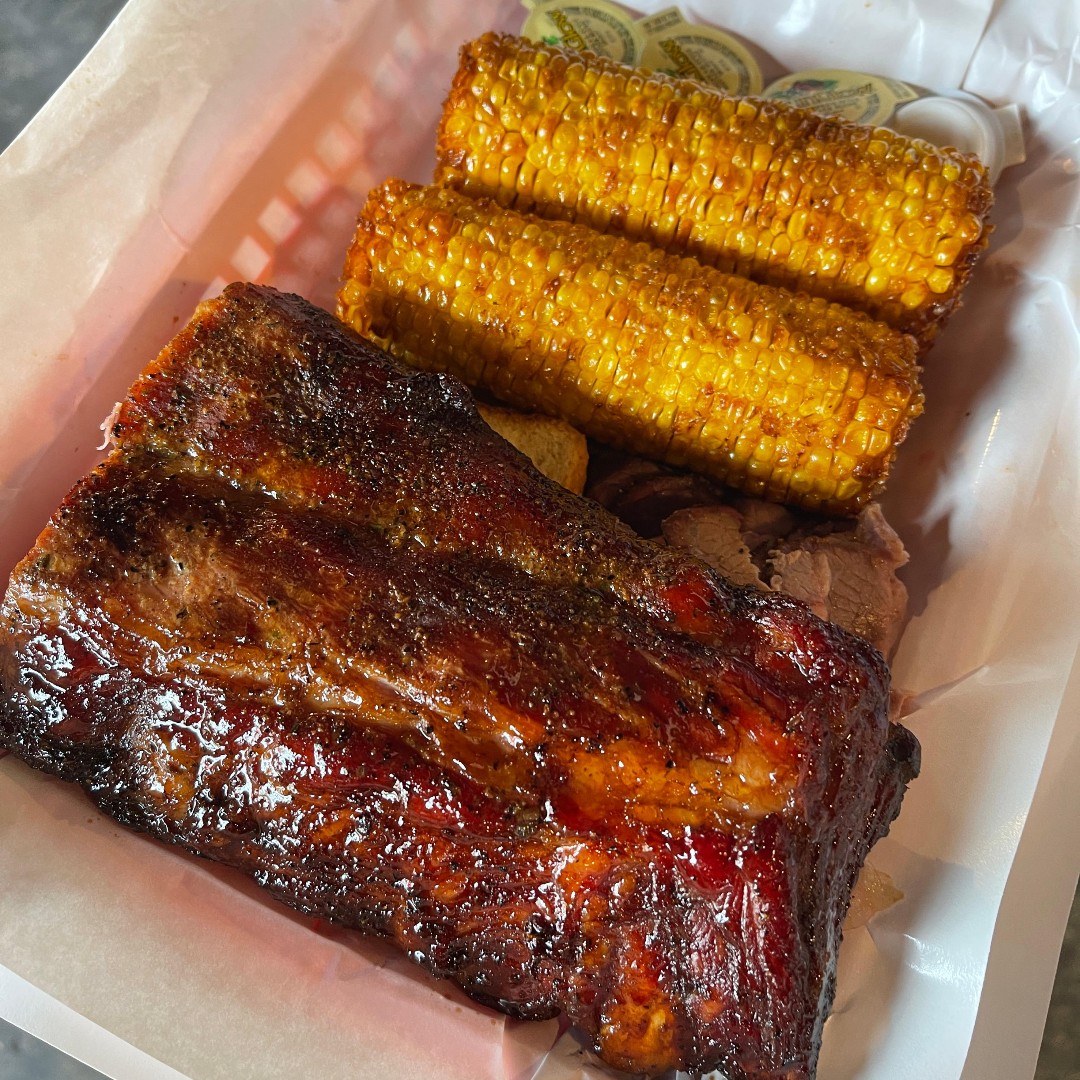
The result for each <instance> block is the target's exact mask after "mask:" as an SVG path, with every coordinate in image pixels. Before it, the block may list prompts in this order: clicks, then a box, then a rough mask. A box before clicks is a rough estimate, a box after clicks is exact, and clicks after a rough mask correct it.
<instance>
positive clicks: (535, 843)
mask: <svg viewBox="0 0 1080 1080" xmlns="http://www.w3.org/2000/svg"><path fill="white" fill-rule="evenodd" d="M112 438H113V445H112V448H111V450H110V452H109V453H108V455H107V457H106V458H105V460H104V462H103V463H102V464H101V465H100V466H99V467H97V468H96V469H94V471H93V472H91V473H90V474H89V475H88V476H87V477H85V478H84V479H83V480H82V481H80V482H79V483H78V484H77V485H76V487H75V488H74V490H73V491H72V492H71V493H70V494H69V495H68V496H67V498H66V499H65V500H64V502H63V503H62V505H61V506H60V507H59V509H58V510H57V511H56V513H55V515H54V517H53V518H52V520H51V522H50V523H49V524H48V526H47V527H46V529H45V531H44V532H43V533H42V534H41V536H40V537H39V539H38V540H37V542H36V544H35V546H34V548H33V550H32V551H31V552H30V553H29V554H28V555H27V556H26V558H25V559H24V560H23V561H22V562H21V563H20V564H19V566H18V567H17V568H16V570H15V571H14V573H13V575H12V578H11V583H10V586H9V589H8V592H7V595H6V598H5V600H4V604H3V609H2V623H3V625H2V642H0V677H2V685H0V697H2V705H0V744H3V745H4V746H6V747H7V748H9V749H10V750H12V751H13V752H14V753H15V754H17V755H20V756H21V757H22V758H24V759H25V760H26V761H27V762H29V763H30V764H31V765H33V766H36V767H38V768H41V769H45V770H48V771H50V772H53V773H56V774H58V775H59V776H61V777H63V778H64V779H66V780H71V781H75V782H77V783H79V784H81V785H82V786H83V788H85V790H86V791H87V792H88V793H89V795H90V797H91V798H92V799H93V800H94V801H95V802H96V803H97V804H98V805H99V806H100V807H101V808H102V809H103V810H104V811H106V812H107V813H109V814H111V815H113V816H114V817H116V818H117V819H119V820H120V821H122V822H124V823H125V824H127V825H130V826H133V827H135V828H137V829H141V830H145V831H146V832H148V833H151V834H153V835H154V836H156V837H158V838H160V839H162V840H164V841H167V842H168V843H171V844H176V845H179V846H181V847H183V848H185V849H187V850H188V851H190V852H194V853H196V854H197V855H201V856H205V857H208V858H211V859H216V860H220V861H221V862H223V863H226V864H230V865H232V866H234V867H238V868H240V869H241V870H243V871H244V872H246V873H247V874H249V875H251V877H253V878H254V879H255V880H256V881H257V882H259V883H260V884H261V885H263V886H265V887H266V889H268V890H269V891H270V892H271V893H272V894H273V895H274V896H275V897H277V898H278V899H280V900H282V901H284V902H285V903H286V904H288V905H290V906H291V907H293V908H295V909H297V910H299V911H302V912H309V913H312V914H313V915H317V916H320V917H323V918H329V919H331V920H334V921H335V922H336V923H338V924H340V925H343V926H346V927H353V928H356V929H358V930H361V931H363V932H365V933H370V934H376V935H381V936H384V937H386V938H389V939H391V940H392V941H394V942H395V943H396V944H397V945H398V946H400V948H401V949H403V950H404V951H405V952H406V953H407V954H408V955H409V956H410V957H412V958H413V959H414V960H416V961H417V962H418V963H419V964H421V965H423V967H425V968H426V969H427V970H428V971H430V972H431V973H433V974H434V975H436V976H439V977H445V978H449V979H452V980H454V981H455V982H456V983H458V984H459V985H460V986H461V987H462V988H463V989H464V990H465V991H466V992H467V993H468V994H470V995H471V996H472V997H473V998H475V999H476V1000H477V1001H479V1002H482V1003H484V1004H486V1005H489V1006H494V1007H495V1008H497V1009H501V1010H504V1011H505V1012H507V1013H509V1014H511V1015H513V1016H517V1017H523V1018H545V1017H551V1016H554V1015H555V1014H557V1013H560V1012H561V1013H563V1014H565V1016H566V1017H567V1018H568V1020H569V1021H570V1022H572V1023H573V1024H574V1025H576V1026H577V1027H578V1029H579V1030H580V1031H581V1032H582V1033H583V1035H584V1037H585V1038H586V1039H587V1040H588V1041H589V1042H590V1043H591V1044H592V1045H593V1047H594V1048H595V1049H596V1051H597V1052H598V1053H599V1055H600V1056H601V1058H602V1059H603V1060H604V1061H605V1062H607V1063H608V1064H610V1065H613V1066H615V1067H617V1068H622V1069H626V1070H631V1071H640V1072H650V1073H658V1072H663V1071H665V1070H669V1069H674V1068H682V1069H687V1070H691V1071H704V1070H708V1069H712V1068H717V1067H718V1068H721V1069H723V1070H724V1071H725V1072H726V1074H727V1076H728V1077H730V1078H731V1080H742V1078H749V1077H762V1078H763V1077H770V1078H774V1080H775V1078H781V1077H783V1078H788V1080H801V1078H806V1077H810V1076H812V1075H813V1072H814V1068H815V1062H816V1058H817V1053H818V1047H819V1043H820V1038H821V1031H822V1025H823V1023H824V1021H825V1018H826V1016H827V1014H828V1010H829V1006H830V1003H831V999H832V995H833V987H834V979H835V966H836V954H837V948H838V945H839V939H840V933H841V923H842V920H843V917H844V913H845V910H846V908H847V905H848V901H849V898H850V894H851V889H852V886H853V883H854V881H855V878H856V876H857V873H858V871H859V868H860V866H861V864H862V863H863V860H864V858H865V855H866V853H867V850H868V849H869V848H870V846H871V845H872V844H873V843H874V842H875V841H876V840H877V839H878V838H879V837H881V836H882V835H883V834H884V833H885V832H886V831H887V829H888V827H889V824H890V822H891V821H892V820H893V818H894V817H895V816H896V814H897V813H898V811H899V807H900V801H901V799H902V796H903V792H904V789H905V786H906V784H907V782H908V781H909V780H910V779H911V778H912V777H913V776H914V775H915V773H916V772H917V769H918V745H917V743H916V741H915V739H914V737H913V736H912V735H911V734H910V733H909V732H907V731H906V730H905V729H904V728H902V727H901V726H899V725H898V724H895V723H892V722H890V719H889V715H888V699H889V674H888V669H887V666H886V664H885V663H884V661H883V660H882V658H881V656H880V654H878V653H877V652H876V651H875V650H874V649H872V648H871V647H870V646H868V645H867V644H865V643H864V642H863V641H861V640H860V639H858V638H856V637H853V636H851V635H849V634H847V633H845V632H844V631H842V630H840V629H838V628H837V627H835V626H833V625H831V624H829V623H826V622H823V621H821V620H819V619H817V618H816V617H814V616H813V615H811V614H810V613H809V612H808V610H807V609H806V608H805V607H804V606H802V605H800V604H799V603H797V602H795V601H793V600H790V599H788V598H785V597H783V596H779V595H775V594H766V593H760V592H756V591H753V590H743V589H740V588H737V587H735V586H732V585H729V584H728V583H727V582H726V581H725V580H724V579H722V578H721V577H719V576H718V575H717V574H716V573H715V572H713V571H711V570H710V569H709V568H708V567H707V566H706V565H705V564H704V563H702V562H700V561H699V560H697V559H695V558H693V557H692V556H690V555H688V554H686V553H682V552H679V551H677V550H675V549H671V548H664V547H662V546H660V545H656V544H652V543H650V542H648V541H646V540H643V539H641V538H639V537H637V536H636V535H635V534H634V533H633V532H632V531H631V530H630V529H629V528H627V527H626V526H625V525H623V524H621V523H620V522H618V521H617V520H616V519H615V518H613V517H612V516H610V515H609V514H608V513H607V512H606V511H604V510H602V509H601V508H600V507H599V506H597V505H596V504H595V503H591V502H589V501H588V500H585V499H581V498H579V497H577V496H574V495H572V494H570V493H569V492H566V491H563V490H562V489H561V488H559V487H558V486H556V485H555V484H553V483H551V482H550V481H548V480H546V479H545V478H544V477H542V476H541V475H540V474H539V473H538V472H537V471H535V469H534V468H533V467H532V466H531V465H530V464H529V462H528V461H527V460H526V459H525V458H524V457H523V456H522V455H520V454H519V453H518V452H517V451H516V450H514V449H513V448H512V447H511V446H510V445H509V444H508V443H506V442H504V441H503V440H502V439H501V438H500V437H499V436H497V435H496V434H494V432H492V431H491V430H490V429H489V428H488V427H487V426H486V425H485V424H484V423H483V422H482V421H481V420H480V419H479V417H478V415H477V412H476V410H475V408H474V406H473V404H472V401H471V398H470V396H469V394H468V393H467V391H466V390H465V389H464V388H463V387H462V386H461V384H459V383H458V382H456V381H455V380H454V379H452V378H450V377H448V376H443V375H435V374H428V373H419V372H414V371H409V370H406V369H404V368H403V367H401V366H400V365H398V364H397V363H396V362H395V361H393V360H391V359H390V358H389V357H388V356H387V355H386V354H384V353H382V352H381V351H379V350H378V349H376V348H374V347H373V346H371V345H369V344H367V343H366V342H364V341H362V340H361V339H360V338H358V337H357V336H355V335H354V334H353V333H352V332H351V331H349V330H347V329H346V328H344V327H343V326H342V325H340V324H339V323H337V322H336V320H334V319H333V318H332V317H331V316H329V315H328V314H326V313H324V312H322V311H319V310H317V309H315V308H313V307H312V306H310V305H309V304H307V302H305V301H303V300H302V299H300V298H299V297H295V296H289V295H285V294H280V293H277V292H275V291H273V290H272V289H269V288H265V287H258V286H252V285H233V286H230V287H229V288H228V289H227V290H226V291H225V293H224V294H223V295H222V296H220V297H219V298H217V299H215V300H211V301H207V302H205V303H204V304H202V305H201V306H200V308H199V310H198V311H197V312H196V315H195V317H194V318H193V320H192V322H191V323H190V324H189V325H188V326H187V327H186V328H185V329H184V330H183V331H182V332H181V333H180V334H179V336H178V337H177V338H176V339H175V340H174V341H173V342H172V343H171V344H170V345H169V346H168V347H167V348H166V349H165V350H164V351H163V352H162V354H161V355H160V356H159V357H158V358H157V359H156V361H155V362H153V363H152V364H151V365H150V366H149V367H148V368H147V369H146V370H145V371H144V372H143V374H142V375H141V376H140V377H139V379H138V381H137V382H136V383H135V385H134V386H133V388H132V389H131V391H130V394H129V396H128V397H127V398H126V400H125V401H124V402H123V403H122V404H121V407H120V408H119V410H118V412H117V414H116V418H115V423H114V424H113V427H112Z"/></svg>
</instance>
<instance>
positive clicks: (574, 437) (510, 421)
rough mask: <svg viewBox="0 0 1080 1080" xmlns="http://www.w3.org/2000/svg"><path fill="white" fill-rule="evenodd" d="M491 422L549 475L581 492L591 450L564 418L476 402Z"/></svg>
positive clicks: (578, 493) (572, 489)
mask: <svg viewBox="0 0 1080 1080" xmlns="http://www.w3.org/2000/svg"><path fill="white" fill-rule="evenodd" d="M477 408H478V409H479V410H480V415H481V416H482V417H483V418H484V420H485V421H486V422H487V424H488V426H489V427H491V428H493V429H494V430H495V431H497V432H498V433H499V434H500V435H501V436H502V437H503V438H504V439H505V440H506V441H507V442H508V443H511V444H512V445H513V446H516V447H517V448H518V449H519V450H520V451H521V452H522V453H523V454H524V455H525V456H526V457H527V458H529V459H530V460H531V461H532V463H533V464H534V465H535V466H536V467H537V468H538V469H539V470H540V471H541V472H542V473H543V474H544V475H545V476H547V477H548V478H549V479H551V480H554V481H555V482H556V483H558V484H562V486H563V487H564V488H569V490H570V491H572V492H574V493H575V494H577V495H580V494H581V492H582V491H583V490H584V487H585V470H586V468H587V467H588V464H589V450H588V446H587V445H586V442H585V436H584V435H582V434H581V432H580V431H578V430H577V429H576V428H573V427H571V426H570V425H569V424H567V423H566V422H565V421H563V420H556V419H554V417H551V416H543V415H541V414H540V413H522V412H518V411H517V410H516V409H507V408H504V407H503V406H501V405H485V404H482V403H480V402H477Z"/></svg>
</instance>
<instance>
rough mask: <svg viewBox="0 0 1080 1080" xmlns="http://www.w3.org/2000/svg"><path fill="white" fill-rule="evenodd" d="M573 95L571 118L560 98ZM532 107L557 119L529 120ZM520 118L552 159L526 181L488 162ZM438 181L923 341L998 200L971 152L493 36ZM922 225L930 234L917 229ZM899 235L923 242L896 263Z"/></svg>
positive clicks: (452, 109) (441, 158) (467, 72)
mask: <svg viewBox="0 0 1080 1080" xmlns="http://www.w3.org/2000/svg"><path fill="white" fill-rule="evenodd" d="M571 87H572V88H573V93H571ZM582 87H584V88H585V90H584V92H582V90H581V89H580V88H582ZM493 100H498V101H500V102H502V105H501V107H500V108H499V109H492V107H491V102H492V101H493ZM571 102H572V107H573V110H574V113H573V122H572V127H571V130H570V131H564V129H565V128H566V127H567V121H568V117H567V116H566V114H565V111H562V112H560V110H565V109H567V108H569V107H570V104H571ZM537 112H539V113H540V114H541V115H542V116H543V117H544V118H545V121H544V123H543V124H540V125H538V124H535V123H532V125H531V126H530V116H531V115H532V114H534V113H537ZM560 116H561V118H562V121H563V122H562V124H561V125H560ZM509 130H513V131H514V132H515V133H516V134H518V135H520V136H521V137H522V138H523V139H524V141H525V143H526V144H527V145H528V149H527V150H526V151H525V153H524V157H525V160H526V161H527V162H531V163H532V164H533V165H534V166H535V167H536V168H537V169H538V170H541V171H539V172H537V173H536V174H534V175H533V177H532V183H531V186H530V185H529V184H523V183H522V182H521V169H520V168H518V169H516V170H515V169H514V168H513V167H509V168H507V169H501V168H500V169H493V168H491V167H488V166H486V165H485V160H486V159H485V155H486V154H489V153H495V154H498V153H500V152H503V151H500V149H499V147H500V145H501V144H502V141H503V139H504V136H505V134H506V132H507V131H509ZM545 132H546V135H545V134H544V133H545ZM571 133H572V137H571ZM480 143H483V147H484V149H481V148H480V147H479V144H480ZM541 143H544V144H545V145H543V146H542V147H540V144H541ZM538 147H539V149H538ZM512 153H513V155H514V156H518V155H520V154H521V153H522V151H521V149H520V147H517V148H515V149H514V150H513V151H512ZM586 161H587V162H589V163H590V166H591V168H589V169H586V168H585V167H584V166H583V162H586ZM545 170H546V171H545ZM564 170H565V172H564ZM508 177H509V178H510V179H508ZM586 177H588V179H586ZM436 179H437V180H438V181H439V182H442V183H445V184H449V185H452V186H455V187H458V188H461V189H462V190H464V191H467V192H469V193H471V194H487V195H491V196H494V197H495V198H497V199H498V200H499V201H500V202H501V203H503V204H505V205H511V206H513V207H514V208H515V209H518V210H523V211H529V212H532V213H537V214H540V215H543V216H544V217H549V218H562V219H571V220H576V221H579V222H583V223H585V224H590V225H592V226H593V227H594V228H598V229H606V230H611V231H619V232H622V233H624V234H626V235H629V236H631V237H634V238H641V239H647V240H650V241H651V242H653V243H656V244H659V245H660V246H662V247H665V248H666V249H668V250H671V251H674V252H679V253H682V254H690V255H693V256H695V257H696V258H698V259H699V260H701V261H703V262H707V263H709V264H710V265H713V266H716V267H717V268H718V269H721V270H726V271H733V270H736V271H738V272H741V273H745V274H748V275H749V276H751V277H753V278H754V279H755V280H758V281H764V282H770V283H773V284H779V285H785V286H788V287H792V288H797V289H801V290H805V291H808V292H811V293H815V294H817V295H822V296H825V297H827V298H828V299H831V300H836V301H840V302H842V303H845V304H848V305H850V306H853V307H857V308H861V309H863V310H865V311H868V312H870V313H871V314H873V315H874V316H875V317H877V318H880V319H884V320H885V321H888V322H891V323H893V324H894V325H896V326H898V327H899V328H900V329H902V330H904V331H906V332H910V333H912V334H914V335H915V336H916V337H917V338H918V339H919V342H920V345H921V346H922V347H926V346H927V345H928V344H929V343H930V341H931V340H932V339H933V337H934V334H935V332H936V330H937V328H938V326H939V325H940V323H941V322H942V321H943V319H944V318H945V317H946V316H947V314H948V313H949V311H951V310H952V308H953V307H954V306H955V305H956V303H957V301H958V299H959V295H960V292H961V290H962V289H963V287H964V285H965V283H966V281H967V279H968V277H969V275H970V272H971V269H972V266H973V264H974V262H975V259H976V256H977V255H978V254H979V252H980V251H982V249H983V248H984V247H985V246H986V242H987V237H988V232H989V228H988V226H987V224H986V217H987V214H988V213H989V209H990V203H991V199H992V192H991V189H990V185H989V181H988V179H987V175H986V170H985V169H984V168H983V166H982V165H981V164H980V163H979V162H978V161H977V159H975V158H974V157H970V156H967V155H964V154H960V153H958V152H955V151H951V150H939V149H937V148H935V147H932V146H930V145H929V144H928V143H924V142H921V141H919V140H916V139H910V138H907V137H905V136H901V135H897V134H894V133H893V132H890V131H886V130H885V129H882V128H866V127H861V126H859V125H856V124H850V123H848V122H846V121H841V120H837V119H828V120H826V119H823V118H822V117H820V116H817V115H816V114H814V113H811V112H809V111H806V110H800V109H794V108H791V107H790V106H787V105H784V104H783V103H781V102H777V101H761V100H755V99H748V98H746V99H738V98H732V97H726V96H724V95H722V94H719V93H716V92H713V91H710V90H708V89H706V88H704V87H702V86H701V85H700V84H698V83H694V82H684V81H680V80H678V79H672V78H669V77H667V76H665V75H660V74H654V73H648V74H642V73H641V72H636V71H635V70H634V69H632V68H629V67H626V66H624V65H622V64H619V63H616V62H615V61H612V60H608V59H605V58H599V57H593V56H587V57H583V56H582V55H581V54H578V53H573V52H569V51H565V50H563V49H560V48H558V47H554V46H548V45H544V44H540V43H536V42H531V41H526V40H525V39H523V38H515V37H511V36H508V35H496V34H488V35H486V36H485V37H482V38H480V39H478V40H477V41H474V42H471V43H470V44H468V45H466V46H465V48H464V49H463V52H462V63H461V66H460V67H459V69H458V73H457V75H456V77H455V79H454V84H453V87H452V88H451V92H450V94H449V96H448V98H447V102H446V107H445V110H444V113H443V117H442V122H441V125H440V129H439V139H438V167H437V171H436ZM649 182H655V183H658V184H660V185H661V187H660V188H659V189H658V188H654V187H652V186H650V185H649ZM555 190H558V192H559V196H558V198H556V197H555V196H554V194H553V193H554V191H555ZM915 223H917V224H918V226H919V227H920V229H921V230H922V233H921V235H920V237H919V239H918V240H917V241H916V240H915V239H914V235H915V234H914V233H913V231H912V230H911V229H905V226H907V225H911V224H915ZM781 237H785V238H786V240H787V241H788V242H787V243H782V242H779V241H780V239H781ZM882 243H885V244H886V245H887V246H888V247H889V249H890V250H889V251H888V252H887V254H886V258H885V260H884V262H883V263H882V264H881V266H882V267H884V268H885V276H884V277H883V276H882V274H875V275H872V276H871V275H870V274H869V273H868V271H867V268H866V262H867V254H868V253H869V252H870V251H872V250H874V249H875V248H876V247H877V246H878V245H881V244H882ZM898 247H902V248H903V249H904V251H905V252H909V253H911V256H912V257H911V258H910V259H908V260H907V261H906V262H902V261H899V260H898V261H897V263H896V266H897V269H895V270H893V268H892V267H893V264H892V263H891V262H890V259H891V258H892V256H893V254H894V251H893V250H892V249H895V248H898ZM938 267H945V268H949V269H950V270H952V271H953V276H952V279H951V282H950V284H949V286H948V288H947V289H946V290H945V291H944V292H941V291H939V290H937V289H935V288H933V287H931V289H930V290H929V291H928V292H927V293H926V294H925V295H922V294H921V293H919V292H918V291H917V290H916V291H913V290H912V287H913V286H915V285H917V284H920V283H922V282H925V281H926V280H927V275H928V274H929V273H930V272H931V271H932V270H933V269H935V268H938ZM943 280H944V278H943V277H939V278H935V281H943ZM917 295H919V296H921V299H918V300H916V296H917ZM913 301H914V302H913Z"/></svg>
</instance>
